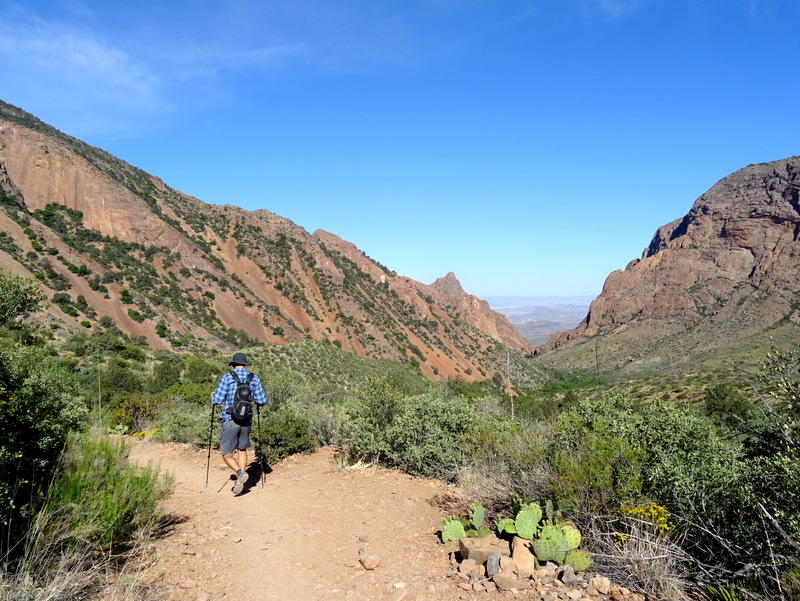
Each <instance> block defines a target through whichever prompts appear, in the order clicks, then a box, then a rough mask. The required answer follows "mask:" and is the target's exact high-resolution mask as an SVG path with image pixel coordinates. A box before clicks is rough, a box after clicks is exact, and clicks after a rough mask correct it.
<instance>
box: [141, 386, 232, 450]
mask: <svg viewBox="0 0 800 601" xmlns="http://www.w3.org/2000/svg"><path fill="white" fill-rule="evenodd" d="M206 400H208V395H206ZM169 403H170V404H169V408H168V409H166V410H165V411H162V412H161V413H160V414H159V415H158V418H157V420H156V422H155V426H156V433H155V438H156V439H157V440H163V441H169V442H181V443H186V444H190V445H193V446H195V447H201V448H202V447H207V446H208V444H209V441H210V442H211V445H212V446H214V448H217V447H218V446H219V434H220V426H219V405H217V406H215V407H214V408H213V409H212V407H211V403H209V404H208V407H203V408H201V407H198V406H197V405H196V404H192V403H188V402H186V401H185V400H183V399H182V398H181V397H171V398H170V399H169Z"/></svg>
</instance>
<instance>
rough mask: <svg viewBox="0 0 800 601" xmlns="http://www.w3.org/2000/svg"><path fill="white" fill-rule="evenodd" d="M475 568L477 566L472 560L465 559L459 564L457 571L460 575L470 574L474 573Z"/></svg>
mask: <svg viewBox="0 0 800 601" xmlns="http://www.w3.org/2000/svg"><path fill="white" fill-rule="evenodd" d="M477 566H478V564H477V562H476V561H475V560H474V559H465V560H464V561H462V562H461V563H460V564H459V566H458V571H459V572H460V573H462V574H469V573H470V572H473V571H475V568H476V567H477Z"/></svg>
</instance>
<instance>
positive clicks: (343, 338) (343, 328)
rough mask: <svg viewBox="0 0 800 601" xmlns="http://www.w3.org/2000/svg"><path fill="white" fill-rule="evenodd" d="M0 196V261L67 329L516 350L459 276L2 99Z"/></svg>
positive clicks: (459, 360)
mask: <svg viewBox="0 0 800 601" xmlns="http://www.w3.org/2000/svg"><path fill="white" fill-rule="evenodd" d="M0 204H2V205H3V207H4V209H5V210H4V211H2V212H0V225H1V226H2V230H3V232H4V237H3V241H2V242H3V243H2V245H0V248H2V250H4V251H5V252H3V253H0V266H3V267H4V268H7V269H10V270H12V271H14V272H16V273H21V274H23V275H33V276H34V277H37V278H39V279H40V281H41V282H42V283H43V285H44V286H46V287H47V288H48V289H49V291H50V292H49V293H50V294H52V298H53V299H56V300H53V301H52V302H51V304H50V306H49V316H50V318H51V319H52V320H53V321H54V322H60V323H62V324H64V327H66V328H67V329H69V330H70V331H81V328H86V329H87V330H89V331H94V332H97V331H99V330H101V329H102V327H103V326H102V325H101V323H100V321H101V320H102V319H103V317H106V318H109V319H110V320H111V321H112V322H113V324H115V325H116V326H117V327H119V328H120V329H122V330H123V331H124V332H126V333H128V334H129V335H132V336H141V337H144V339H145V340H146V341H147V343H148V344H150V345H151V346H153V347H154V348H171V347H172V348H194V347H202V346H210V347H225V348H230V347H233V346H241V345H244V344H248V343H253V342H262V343H268V344H270V343H283V342H291V341H296V340H302V339H306V338H312V339H316V340H328V341H330V342H331V343H333V344H336V345H337V346H340V347H341V348H343V349H344V350H348V351H351V352H354V353H356V354H359V355H361V356H365V357H375V358H391V359H395V360H400V361H406V362H410V363H412V364H415V365H418V366H419V368H420V370H421V371H422V372H423V373H424V374H425V375H426V376H428V377H430V378H437V377H449V376H454V375H460V376H463V377H465V378H467V379H476V378H488V377H491V376H492V375H493V373H494V372H496V369H495V366H494V359H493V358H492V355H493V353H496V352H497V347H498V345H503V346H505V347H508V348H510V349H513V350H515V351H518V352H520V353H528V352H530V351H531V346H530V344H529V343H528V342H527V341H526V340H525V339H524V338H523V337H522V336H521V335H520V334H519V333H518V332H517V331H516V330H515V329H514V328H513V326H511V324H510V323H509V322H508V320H507V319H506V318H505V317H504V316H502V315H499V314H497V313H495V312H493V311H491V309H490V308H489V306H488V304H485V303H482V302H481V301H480V300H479V299H477V298H476V297H473V296H471V295H468V294H466V293H465V292H463V290H461V293H462V294H460V295H459V294H456V295H453V294H450V293H443V292H441V291H440V290H439V288H438V287H437V286H435V285H426V284H422V283H420V282H416V281H414V280H412V279H411V278H407V277H404V276H398V275H397V274H395V273H394V272H393V271H391V270H389V269H388V268H386V267H384V266H382V265H380V264H379V263H378V262H376V261H374V260H372V259H370V258H369V257H367V256H366V255H364V253H362V252H361V251H359V250H358V249H357V247H356V246H355V245H353V244H352V243H349V242H346V241H344V240H342V239H341V238H339V237H338V236H336V235H335V234H331V233H329V232H325V231H323V230H317V231H315V232H314V233H313V234H309V233H308V232H306V231H305V230H304V229H303V228H301V227H299V226H297V225H296V224H294V223H292V222H291V221H290V220H288V219H285V218H283V217H280V216H278V215H276V214H274V213H271V212H270V211H268V210H266V209H259V210H257V211H252V212H250V211H246V210H244V209H241V208H239V207H237V206H235V205H233V204H228V205H223V206H217V205H209V204H206V203H203V202H202V201H200V200H199V199H197V198H194V197H192V196H188V195H185V194H182V193H180V192H178V191H177V190H174V189H172V188H170V187H169V186H168V185H166V184H165V183H164V182H163V181H162V180H161V179H160V178H158V177H155V176H152V175H150V174H147V173H146V172H144V171H142V170H140V169H138V168H136V167H133V166H131V165H129V164H127V163H125V162H124V161H122V160H120V159H117V158H116V157H113V156H112V155H110V154H108V153H106V152H105V151H102V150H100V149H96V148H93V147H91V146H89V145H87V144H85V143H83V142H81V141H79V140H76V139H74V138H71V137H69V136H67V135H66V134H62V133H61V132H58V130H55V129H54V128H52V127H50V126H48V125H46V124H44V123H42V122H41V121H39V120H38V119H36V118H35V117H33V116H31V115H28V114H27V113H25V112H24V111H22V110H21V109H18V108H17V107H13V106H11V105H8V104H6V103H0ZM450 275H452V274H449V275H448V276H447V277H449V276H450ZM451 279H452V280H455V282H456V283H457V279H456V278H455V275H452V278H451ZM458 288H459V289H461V286H460V284H458ZM76 297H78V298H76ZM104 323H106V324H108V319H106V320H104Z"/></svg>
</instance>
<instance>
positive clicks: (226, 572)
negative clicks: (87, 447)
mask: <svg viewBox="0 0 800 601" xmlns="http://www.w3.org/2000/svg"><path fill="white" fill-rule="evenodd" d="M131 444H132V449H131V458H132V459H133V460H135V461H137V462H139V463H147V462H148V461H153V462H154V463H157V464H159V465H160V466H161V469H162V471H167V472H171V473H172V474H173V475H174V478H175V487H174V492H173V493H172V495H171V496H170V497H169V499H168V500H167V501H166V511H167V513H168V514H169V515H171V516H173V517H174V518H175V521H176V523H175V524H174V525H173V526H172V527H171V528H170V530H169V532H168V533H167V535H166V536H165V537H163V538H162V539H161V540H159V541H158V543H157V552H158V555H159V559H158V561H157V562H156V563H155V565H154V566H153V567H152V568H151V569H150V571H149V573H148V575H147V578H146V582H148V583H150V584H151V585H152V586H154V587H156V590H157V591H159V593H160V594H159V595H158V596H159V597H160V598H162V599H167V600H169V601H218V600H221V599H225V600H226V601H228V600H230V601H240V600H242V601H244V600H247V601H262V600H263V601H267V600H270V601H272V600H279V601H290V600H292V601H294V600H298V601H305V600H315V599H320V600H322V599H324V600H326V601H336V600H338V599H351V600H360V599H374V600H383V599H386V600H389V601H400V600H401V599H402V600H404V601H434V600H436V601H450V600H455V599H472V598H477V597H478V595H476V594H473V593H467V592H465V591H463V590H461V589H459V588H458V587H457V586H456V584H455V583H454V582H453V580H451V579H448V578H447V576H448V575H449V574H450V573H451V569H450V562H449V552H450V551H452V550H453V547H452V543H450V545H441V544H440V543H439V542H438V538H437V535H436V533H437V531H438V530H439V529H440V526H441V523H442V519H443V518H444V517H445V516H446V515H448V514H451V513H453V512H454V511H461V510H462V509H463V508H465V507H466V506H467V503H466V501H463V500H462V499H460V497H459V496H458V494H457V491H455V490H454V489H453V488H451V487H449V486H447V485H444V484H442V483H441V482H437V481H427V480H421V479H417V478H411V477H410V476H407V475H404V474H401V473H398V472H394V471H390V470H384V469H378V468H366V469H340V468H338V467H337V466H336V463H335V461H334V453H333V451H332V450H330V449H322V450H320V451H318V452H316V453H314V454H312V455H299V456H294V457H290V458H288V459H285V460H283V461H281V462H280V463H278V464H277V465H275V466H273V468H272V471H271V472H270V473H268V474H266V476H265V478H264V482H263V484H262V483H261V482H260V481H259V478H258V468H257V467H256V466H255V465H251V467H250V468H249V470H248V471H249V472H250V474H251V478H250V481H249V482H248V483H247V484H246V485H245V490H244V492H243V493H242V494H241V495H240V496H238V497H235V496H234V495H233V493H232V492H231V487H232V485H233V481H232V480H231V479H230V475H231V471H230V470H229V469H228V468H227V467H225V466H224V465H223V463H222V460H221V458H220V456H219V454H218V453H216V452H212V454H211V470H210V476H209V483H208V486H207V487H206V486H205V480H206V458H207V452H206V451H202V450H192V449H191V448H189V447H187V446H185V445H177V444H160V443H155V442H152V441H140V440H133V441H132V443H131ZM459 502H461V504H460V505H459ZM364 540H366V542H363V541H364ZM359 549H365V551H366V552H367V553H368V554H370V555H374V556H377V557H378V558H380V565H379V566H378V567H377V568H376V569H374V570H372V571H368V570H366V569H364V567H363V566H362V565H361V564H360V563H359ZM481 597H483V598H487V594H486V593H484V594H483V595H481Z"/></svg>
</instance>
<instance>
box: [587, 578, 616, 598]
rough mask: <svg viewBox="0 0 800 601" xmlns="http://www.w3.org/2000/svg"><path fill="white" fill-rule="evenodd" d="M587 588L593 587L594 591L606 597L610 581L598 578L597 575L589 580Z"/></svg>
mask: <svg viewBox="0 0 800 601" xmlns="http://www.w3.org/2000/svg"><path fill="white" fill-rule="evenodd" d="M589 586H591V587H594V589H595V590H596V591H597V592H598V593H600V594H601V595H607V594H608V591H609V590H611V581H610V580H609V579H608V578H606V577H605V576H600V575H599V574H598V575H597V576H595V577H594V578H592V579H591V580H589Z"/></svg>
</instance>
